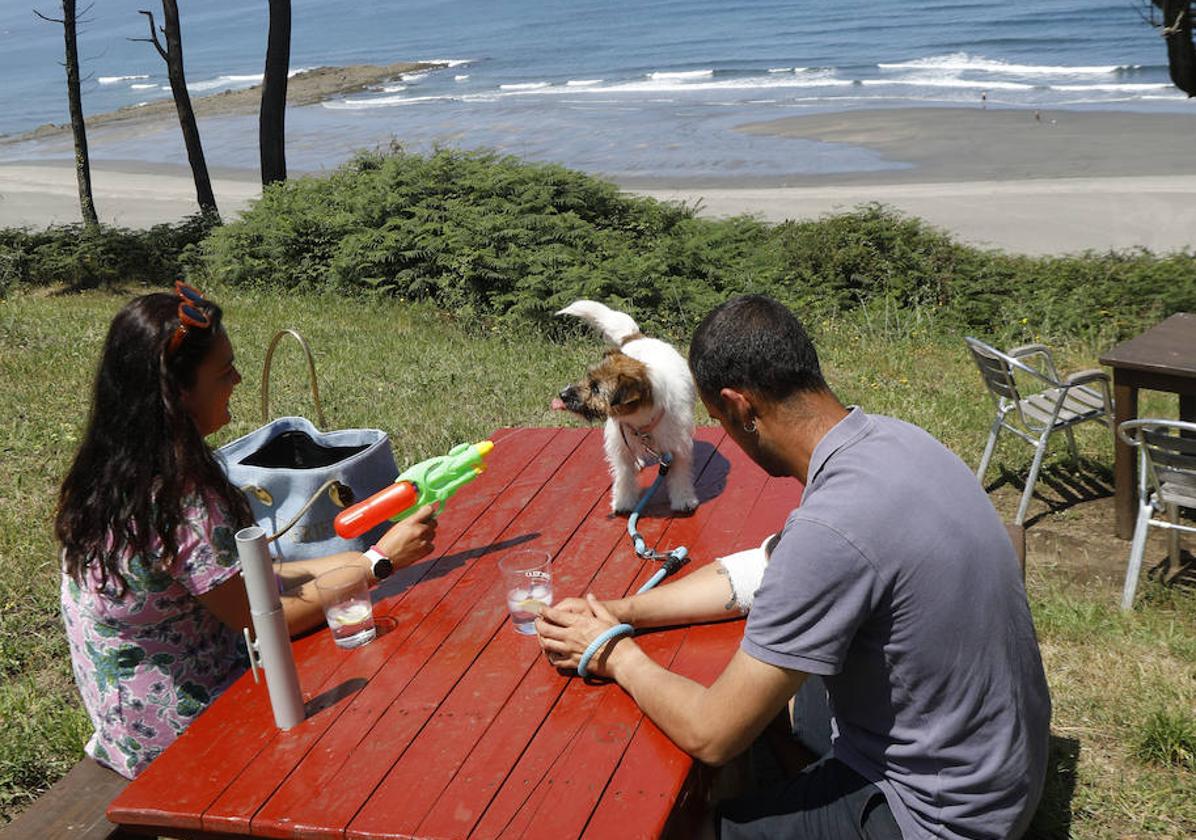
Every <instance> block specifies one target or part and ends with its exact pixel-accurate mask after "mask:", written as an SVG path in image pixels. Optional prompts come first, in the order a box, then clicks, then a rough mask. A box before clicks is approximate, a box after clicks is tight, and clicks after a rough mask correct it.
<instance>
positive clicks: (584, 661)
mask: <svg viewBox="0 0 1196 840" xmlns="http://www.w3.org/2000/svg"><path fill="white" fill-rule="evenodd" d="M634 632H635V628H634V627H632V626H631V625H630V624H616V625H615V626H614V627H608V628H607V629H605V630H603V631H602V632H601V633H600V634H598V638H597V639H595V640H594V641H592V642H590V644H589V645H588V646H587V647H586V649H585V652H584V653H582V655H581V659H579V660H578V661H577V676H579V677H588V676H589V674H587V673H586V666H587V665H589V664H590V660H591V659H593V658H594V654H596V653H597V652H598V651H600V650H602V646H603V645H604V644H606V643H607V642H609V641H610V640H611V639H614V638H616V637H618V636H630V635H631V634H632V633H634Z"/></svg>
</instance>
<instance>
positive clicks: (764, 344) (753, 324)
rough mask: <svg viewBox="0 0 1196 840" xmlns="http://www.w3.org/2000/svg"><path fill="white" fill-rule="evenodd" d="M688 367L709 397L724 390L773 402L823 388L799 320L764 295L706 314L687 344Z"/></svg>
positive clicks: (729, 303) (814, 355) (734, 301)
mask: <svg viewBox="0 0 1196 840" xmlns="http://www.w3.org/2000/svg"><path fill="white" fill-rule="evenodd" d="M689 367H690V370H692V371H693V375H694V381H695V383H696V384H697V386H698V390H699V391H700V392H701V393H702V394H703V395H704V396H706V397H707V398H716V399H717V398H718V395H719V393H720V392H721V391H722V389H723V388H734V389H735V390H747V391H753V392H755V393H756V394H759V395H760V396H762V397H764V398H766V399H769V400H772V401H774V402H780V401H782V400H785V399H788V398H789V397H791V396H793V395H794V394H796V393H799V392H803V391H825V390H827V385H826V381H825V380H824V379H823V378H822V369H821V368H820V367H819V365H818V353H817V352H815V350H814V343H813V342H812V341H811V340H810V336H809V335H808V334H807V333H806V330H805V328H804V327H803V326H802V325H801V321H799V320H798V319H797V317H796V316H795V315H794V314H793V313H792V312H790V311H789V309H788V308H787V307H785V305H784V304H782V303H780V302H779V301H776V300H773V299H772V298H770V297H766V296H765V295H744V296H743V297H737V298H733V299H731V300H729V301H727V302H725V303H723V304H720V305H719V306H718V307H716V308H715V309H714V311H712V312H711V313H710V314H709V315H707V316H706V317H705V319H703V321H702V323H701V324H699V325H698V329H697V331H696V332H695V333H694V336H693V340H692V341H691V342H690V345H689ZM720 402H721V400H720Z"/></svg>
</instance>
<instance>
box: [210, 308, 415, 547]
mask: <svg viewBox="0 0 1196 840" xmlns="http://www.w3.org/2000/svg"><path fill="white" fill-rule="evenodd" d="M286 335H291V336H294V338H295V339H296V340H297V341H298V342H299V344H300V345H301V346H302V347H303V351H304V353H306V354H307V370H308V375H309V378H310V383H311V392H312V397H313V398H314V400H315V407H316V417H317V419H318V420H319V422H320V426H321V427H324V426H325V425H326V423H325V421H324V411H323V409H322V408H321V407H320V392H319V387H318V386H317V384H316V367H315V361H314V360H313V359H312V355H311V349H310V348H309V347H308V346H307V342H306V341H304V339H303V336H301V335H299V333H297V332H295V331H294V330H280V331H279V332H278V333H277V334H276V335H275V336H274V338H273V339H272V340H271V341H270V346H269V349H267V351H266V361H265V364H264V366H263V369H262V422H263V423H264V424H265V425H263V426H261V427H260V428H258V429H256V430H254V431H252V432H250V433H249V434H247V435H245V436H244V437H241V438H237V439H236V440H234V441H232V442H231V443H228V444H226V445H224V446H222V447H220V449H218V450H217V451H216V454H217V457H218V458H219V460H220V461H221V463H222V465H223V466H224V469H225V472H226V473H227V474H228V477H229V480H230V481H231V482H232V483H233V485H234V486H236V487H239V488H241V490H242V492H244V493H245V496H246V498H248V499H249V507H250V509H251V510H252V511H253V516H254V519H256V520H257V524H258V525H259V526H260V527H261V528H262V529H264V530H265V531H266V533H267V534H268V535H270V536H269V539H270V541H271V553H272V554H273V555H274V556H275V557H276V558H278V559H279V560H304V559H308V558H312V557H323V556H326V555H329V554H335V553H337V552H338V551H364V550H365V549H367V548H369V547H370V546H371V545H373V544H374V543H375V542H377V540H378V539H379V538H380V537H381V536H382V535H383V534H384V533H386V529H387V528H388V527H389V526H390V523H389V522H384V523H382V524H381V525H379V526H378V527H377V528H374V529H373V530H371V531H367V532H366V533H364V534H362V535H361V536H359V537H357V538H356V539H352V540H343V539H341V538H340V537H338V536H337V535H336V532H335V531H334V530H333V527H332V521H333V519H335V518H336V515H337V514H338V513H340V511H341V510H342V509H344V508H346V507H348V506H349V505H352V504H353V503H354V502H357V501H361V500H362V499H364V498H366V497H367V496H371V495H373V494H374V493H376V492H377V491H379V490H381V489H382V488H384V487H386V486H387V485H389V484H391V483H392V482H393V481H394V480H395V476H396V475H398V472H399V471H398V467H396V466H395V460H394V453H393V452H392V451H391V448H390V437H389V436H388V435H387V434H386V432H384V431H382V430H381V429H342V430H340V431H335V432H322V431H320V429H319V428H317V427H316V426H315V425H314V424H312V423H311V421H309V420H307V419H305V418H303V417H279V418H277V419H275V420H270V419H269V416H270V396H269V392H270V364H271V361H272V359H273V357H274V350H275V348H276V346H277V345H278V342H279V340H280V339H281V338H283V337H284V336H286Z"/></svg>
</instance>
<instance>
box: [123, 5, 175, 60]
mask: <svg viewBox="0 0 1196 840" xmlns="http://www.w3.org/2000/svg"><path fill="white" fill-rule="evenodd" d="M138 14H143V15H145V16H146V17H147V18H149V31H150V36H149V37H148V38H130V39H129V40H130V41H144V42H145V43H147V44H153V45H154V49H156V50H157V51H158V55H160V56H162V60H163V61H169V57H168V56H167V55H166V50H165V49H163V47H162V42H161V41H159V40H158V29H157V27H156V26H155V24H154V13H153V12H147V11H146V10H145V9H139V10H138ZM163 34H165V30H164V31H163Z"/></svg>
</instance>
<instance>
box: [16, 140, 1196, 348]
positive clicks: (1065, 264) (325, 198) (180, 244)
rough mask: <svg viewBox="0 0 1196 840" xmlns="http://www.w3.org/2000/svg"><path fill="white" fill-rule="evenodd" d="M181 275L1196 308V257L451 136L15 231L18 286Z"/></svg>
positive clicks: (692, 309) (811, 316)
mask: <svg viewBox="0 0 1196 840" xmlns="http://www.w3.org/2000/svg"><path fill="white" fill-rule="evenodd" d="M180 270H186V271H189V272H199V273H206V274H207V275H208V276H209V277H215V278H217V279H219V280H222V281H226V282H229V283H232V284H237V285H243V286H261V287H263V288H302V289H331V290H334V291H337V292H342V293H347V294H358V293H366V292H369V293H384V294H390V295H394V296H397V297H401V298H406V299H416V300H428V301H431V302H433V303H435V304H436V305H438V306H440V307H442V308H444V309H447V310H450V311H452V312H454V313H457V314H460V315H462V316H464V317H465V318H467V319H468V320H470V321H489V320H491V319H501V320H507V321H511V322H521V323H525V324H531V325H533V326H535V327H537V328H539V329H541V330H544V331H546V332H549V333H555V332H557V331H562V330H566V329H573V328H576V325H572V324H567V323H564V322H562V321H561V320H560V319H556V318H553V317H552V313H554V312H555V311H556V310H557V309H560V308H561V307H562V306H564V305H566V304H568V303H569V302H571V301H572V300H575V299H576V298H580V297H588V298H596V299H599V300H602V301H605V302H607V303H609V304H610V305H612V306H616V307H618V308H620V309H624V310H626V311H628V312H630V313H631V314H632V315H633V316H635V317H636V318H637V319H638V320H640V322H641V323H642V324H644V326H645V328H646V329H649V330H652V331H659V332H663V333H665V334H672V335H673V336H674V337H683V336H686V335H688V334H689V332H690V331H691V330H692V328H693V327H694V326H695V324H696V322H697V320H698V319H699V318H701V317H702V315H704V314H705V313H706V312H707V311H709V310H710V308H711V307H713V306H714V305H715V304H717V303H719V302H720V301H723V300H725V299H726V298H728V297H730V296H732V295H735V294H741V293H744V292H753V291H755V292H764V293H768V294H771V295H774V296H775V297H777V298H779V299H781V300H783V301H785V302H786V303H789V304H790V305H792V306H794V307H796V308H797V309H798V311H800V312H801V313H803V316H804V317H805V318H806V320H808V321H817V320H820V319H822V318H824V317H826V316H828V315H833V314H837V313H844V312H852V311H857V310H858V312H859V316H860V319H861V320H862V321H863V322H866V323H867V324H869V325H875V324H881V325H883V326H884V328H885V330H886V332H887V333H892V332H893V331H894V330H896V331H898V332H900V331H902V330H904V331H909V330H912V329H930V330H936V331H939V332H942V333H944V334H951V335H958V334H961V333H974V334H977V335H980V336H984V337H987V338H988V339H990V340H993V341H995V342H997V343H1010V342H1015V341H1021V340H1035V339H1041V340H1046V341H1053V340H1058V339H1062V338H1067V339H1071V340H1075V339H1080V340H1082V341H1084V342H1087V343H1089V344H1091V345H1093V346H1096V345H1100V344H1108V343H1110V342H1113V341H1115V340H1117V339H1119V338H1122V337H1125V336H1127V335H1130V334H1133V333H1134V332H1137V331H1138V330H1140V329H1141V328H1142V327H1143V326H1145V325H1146V324H1148V323H1152V322H1155V321H1158V320H1160V319H1161V318H1163V317H1165V316H1167V315H1169V314H1171V313H1173V312H1178V311H1182V310H1193V309H1196V255H1194V254H1192V253H1190V252H1182V253H1177V254H1172V255H1170V256H1166V257H1157V256H1154V255H1153V254H1151V253H1149V252H1146V251H1125V252H1109V253H1105V254H1098V253H1088V254H1083V255H1078V256H1067V257H1046V258H1041V257H1027V256H1016V255H1011V254H1005V253H1002V252H999V251H984V250H980V249H978V248H973V247H970V246H966V245H962V244H960V243H958V242H955V241H954V240H952V239H951V237H950V236H948V235H947V234H946V233H944V232H943V231H940V230H937V229H935V228H933V227H931V226H929V225H927V224H926V223H925V222H922V221H921V220H919V219H915V218H909V217H905V216H902V215H901V214H899V213H896V212H894V211H893V210H892V209H890V208H886V207H883V206H881V205H878V204H870V205H864V206H861V207H859V208H857V209H855V210H853V211H851V212H848V213H843V214H839V215H834V216H826V217H824V218H821V219H817V220H813V221H802V222H785V223H783V224H780V225H768V224H765V223H764V222H762V221H760V220H758V219H754V218H751V217H747V216H741V217H736V218H730V219H719V220H714V219H705V218H698V217H697V216H696V215H695V213H694V211H693V209H692V208H688V207H684V206H680V205H677V204H665V203H661V202H658V201H654V200H652V199H647V198H636V197H632V196H629V195H625V194H623V193H621V192H620V191H619V189H618V188H617V187H616V186H615V185H613V184H611V183H608V182H606V181H603V180H601V179H598V178H594V177H591V176H589V175H585V174H583V173H580V172H575V171H571V170H569V169H565V168H564V167H561V166H556V165H552V164H530V163H524V162H522V161H519V160H517V159H515V158H513V157H500V156H497V155H494V154H490V153H478V152H460V151H450V150H441V151H438V152H436V153H434V154H432V155H428V156H420V155H414V154H405V153H402V152H394V153H389V154H383V153H377V152H370V153H361V154H359V155H358V156H356V157H355V158H353V159H352V160H351V161H349V162H348V163H346V164H345V165H343V166H342V167H340V168H339V169H337V170H336V171H335V172H333V173H332V174H331V175H329V176H327V177H307V178H296V179H292V180H290V181H286V182H284V183H279V184H274V185H271V186H269V187H267V188H266V189H265V191H264V194H263V195H262V198H261V199H260V200H259V201H257V202H256V203H255V204H254V206H253V207H251V208H250V209H249V210H247V211H246V212H245V213H243V214H242V216H241V218H240V220H238V221H236V222H233V223H231V224H227V225H224V226H222V227H215V228H212V227H210V223H209V221H208V220H206V219H204V218H202V217H193V218H192V219H189V220H187V221H184V222H183V223H181V224H178V225H159V226H157V227H154V228H151V229H149V230H148V231H130V230H125V229H122V228H102V229H101V230H100V231H99V232H95V233H89V232H87V231H84V230H83V229H82V228H81V227H80V226H77V225H75V226H67V227H56V228H50V229H49V230H46V231H43V232H38V233H31V232H28V231H21V230H16V231H14V230H7V231H2V230H0V295H3V294H4V292H5V290H6V289H7V288H10V287H11V286H12V285H13V284H15V283H61V284H66V285H68V286H70V287H74V288H84V287H91V286H99V285H112V284H115V283H121V282H147V283H157V284H161V283H163V282H164V281H167V280H169V279H170V278H171V277H173V276H174V274H176V273H177V272H178V271H180ZM204 279H205V280H206V279H207V278H204Z"/></svg>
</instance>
